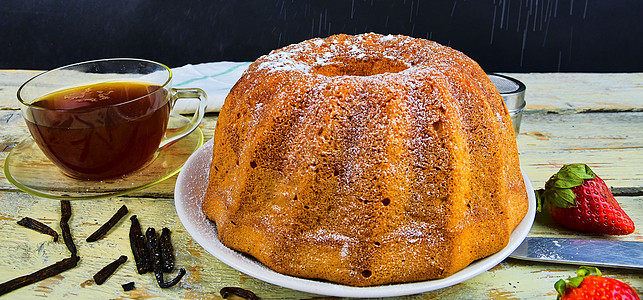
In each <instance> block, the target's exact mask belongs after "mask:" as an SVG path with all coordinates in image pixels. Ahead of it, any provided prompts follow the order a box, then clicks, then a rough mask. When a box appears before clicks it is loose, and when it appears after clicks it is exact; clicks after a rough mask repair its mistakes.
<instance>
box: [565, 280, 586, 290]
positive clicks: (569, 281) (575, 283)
mask: <svg viewBox="0 0 643 300" xmlns="http://www.w3.org/2000/svg"><path fill="white" fill-rule="evenodd" d="M583 279H585V277H572V278H569V279H567V283H568V284H569V285H571V286H573V287H576V288H577V287H579V286H580V284H581V282H583Z"/></svg>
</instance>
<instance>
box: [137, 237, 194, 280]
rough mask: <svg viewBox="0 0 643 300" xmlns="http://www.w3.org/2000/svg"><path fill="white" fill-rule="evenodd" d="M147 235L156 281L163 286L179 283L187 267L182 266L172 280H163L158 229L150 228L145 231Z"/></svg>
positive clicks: (148, 249)
mask: <svg viewBox="0 0 643 300" xmlns="http://www.w3.org/2000/svg"><path fill="white" fill-rule="evenodd" d="M145 237H146V238H147V251H148V252H149V254H150V261H151V262H152V270H154V276H155V277H156V282H157V283H158V284H159V287H161V288H169V287H172V286H174V285H175V284H177V283H179V281H180V280H181V278H183V276H184V275H185V269H183V268H181V269H180V270H179V274H178V275H177V276H176V277H175V278H174V279H172V280H170V281H168V282H165V281H164V280H163V267H162V266H161V254H160V253H159V251H158V244H157V237H156V230H155V229H154V228H151V227H150V228H148V229H147V231H145Z"/></svg>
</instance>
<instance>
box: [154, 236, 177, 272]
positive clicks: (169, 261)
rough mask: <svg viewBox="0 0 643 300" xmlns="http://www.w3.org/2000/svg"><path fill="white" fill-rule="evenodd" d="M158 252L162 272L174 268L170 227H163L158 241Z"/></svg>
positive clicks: (170, 270)
mask: <svg viewBox="0 0 643 300" xmlns="http://www.w3.org/2000/svg"><path fill="white" fill-rule="evenodd" d="M158 246H159V254H160V255H161V267H162V268H163V272H172V270H174V247H173V246H172V241H171V239H170V229H169V228H167V227H164V228H163V229H162V230H161V236H160V237H159V241H158Z"/></svg>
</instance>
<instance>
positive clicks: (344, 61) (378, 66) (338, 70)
mask: <svg viewBox="0 0 643 300" xmlns="http://www.w3.org/2000/svg"><path fill="white" fill-rule="evenodd" d="M408 68H409V66H408V65H407V64H406V63H404V62H402V61H400V60H396V59H392V58H386V57H371V58H367V59H356V58H337V59H335V60H334V61H332V62H330V63H328V64H323V65H316V66H314V67H313V73H315V74H320V75H324V76H371V75H377V74H383V73H398V72H402V71H404V70H406V69H408Z"/></svg>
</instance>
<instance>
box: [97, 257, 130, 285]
mask: <svg viewBox="0 0 643 300" xmlns="http://www.w3.org/2000/svg"><path fill="white" fill-rule="evenodd" d="M126 261H127V256H125V255H121V256H120V257H119V258H118V259H117V260H115V261H113V262H111V263H110V264H108V265H106V266H105V267H103V268H102V269H100V271H98V272H96V274H94V282H96V284H98V285H101V284H103V283H105V281H106V280H107V278H109V277H110V276H112V274H114V272H116V269H118V267H120V266H121V265H122V264H124V263H125V262H126Z"/></svg>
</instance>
